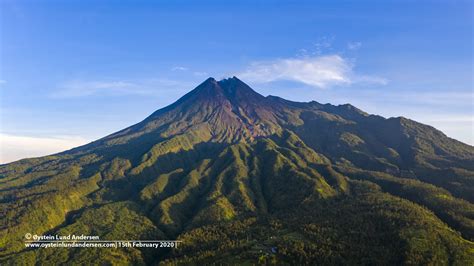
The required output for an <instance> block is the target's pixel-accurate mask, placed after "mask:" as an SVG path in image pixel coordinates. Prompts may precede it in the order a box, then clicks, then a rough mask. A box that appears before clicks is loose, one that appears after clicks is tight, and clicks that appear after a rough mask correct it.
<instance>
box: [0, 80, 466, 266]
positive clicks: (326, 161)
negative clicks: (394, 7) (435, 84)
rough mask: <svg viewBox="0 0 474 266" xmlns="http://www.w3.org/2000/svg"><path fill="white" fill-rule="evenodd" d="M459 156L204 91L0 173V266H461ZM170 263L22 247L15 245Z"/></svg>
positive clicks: (220, 90) (228, 92)
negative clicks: (37, 241)
mask: <svg viewBox="0 0 474 266" xmlns="http://www.w3.org/2000/svg"><path fill="white" fill-rule="evenodd" d="M473 203H474V148H473V147H472V146H469V145H466V144H463V143H461V142H459V141H456V140H454V139H450V138H448V137H447V136H445V135H444V134H443V133H442V132H440V131H438V130H436V129H434V128H433V127H430V126H427V125H423V124H420V123H417V122H415V121H412V120H409V119H406V118H402V117H398V118H389V119H385V118H383V117H380V116H376V115H369V114H367V113H365V112H363V111H361V110H359V109H357V108H355V107H354V106H351V105H349V104H346V105H339V106H334V105H330V104H320V103H317V102H314V101H313V102H308V103H299V102H291V101H287V100H284V99H281V98H278V97H274V96H268V97H264V96H262V95H260V94H258V93H256V92H255V91H253V90H252V89H251V88H250V87H249V86H247V85H246V84H245V83H243V82H242V81H240V80H239V79H237V78H235V77H233V78H230V79H225V80H221V81H216V80H214V79H212V78H209V79H208V80H206V81H204V82H203V83H202V84H200V85H199V86H198V87H197V88H195V89H194V90H192V91H191V92H189V93H188V94H186V95H185V96H183V97H182V98H180V99H179V100H178V101H177V102H175V103H173V104H171V105H170V106H168V107H165V108H163V109H160V110H158V111H156V112H155V113H153V114H152V115H150V116H149V117H148V118H146V119H145V120H143V121H142V122H140V123H138V124H136V125H133V126H131V127H129V128H126V129H124V130H122V131H119V132H117V133H115V134H112V135H110V136H107V137H105V138H102V139H99V140H97V141H95V142H92V143H90V144H87V145H85V146H81V147H78V148H75V149H72V150H69V151H65V152H62V153H59V154H55V155H51V156H46V157H41V158H34V159H24V160H20V161H17V162H14V163H10V164H5V165H1V166H0V206H1V208H0V220H1V223H0V257H1V259H0V263H1V264H4V265H8V264H12V265H17V264H26V265H30V264H31V265H32V264H48V265H51V264H136V265H140V264H147V265H154V264H160V263H162V264H181V263H182V264H189V263H195V264H203V263H205V264H206V263H218V264H221V263H222V264H242V263H249V264H255V263H262V264H265V263H266V264H268V263H276V264H310V265H314V264H339V265H340V264H377V265H399V264H417V265H419V264H437V265H443V264H452V265H472V263H473V261H474V244H473V242H472V241H474V205H473ZM26 233H31V234H37V235H44V234H52V235H56V234H57V235H68V234H76V235H81V234H84V235H98V236H100V239H103V240H117V239H123V240H127V239H130V240H132V239H133V240H135V239H138V240H145V239H171V240H174V239H176V240H180V241H182V242H181V243H180V245H179V247H178V248H173V249H168V248H159V249H150V248H117V249H108V248H49V249H45V248H38V249H33V248H25V244H24V240H25V234H26Z"/></svg>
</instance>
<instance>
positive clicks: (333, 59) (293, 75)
mask: <svg viewBox="0 0 474 266" xmlns="http://www.w3.org/2000/svg"><path fill="white" fill-rule="evenodd" d="M353 68H354V65H353V64H352V63H351V62H350V60H348V59H345V58H343V57H341V56H340V55H337V54H333V55H324V56H312V57H302V58H284V59H276V60H269V61H257V62H253V63H251V64H250V66H248V67H247V68H246V69H245V70H244V71H243V72H241V73H240V74H238V76H240V77H241V78H242V79H244V80H248V81H250V82H256V83H267V82H272V81H279V80H287V81H297V82H301V83H304V84H306V85H310V86H313V87H317V88H327V87H330V86H334V85H349V84H352V83H375V84H386V83H387V80H385V79H383V78H381V77H375V76H366V75H358V74H356V73H354V71H353Z"/></svg>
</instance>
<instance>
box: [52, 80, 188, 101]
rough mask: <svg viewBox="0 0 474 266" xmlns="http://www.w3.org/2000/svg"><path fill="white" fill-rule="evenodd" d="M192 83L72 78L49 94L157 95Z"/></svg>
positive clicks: (72, 96) (69, 96)
mask: <svg viewBox="0 0 474 266" xmlns="http://www.w3.org/2000/svg"><path fill="white" fill-rule="evenodd" d="M192 84H193V83H192V82H186V81H177V80H170V79H143V80H133V81H128V80H107V81H104V80H91V81H86V80H73V81H68V82H64V83H61V84H59V85H58V86H57V89H56V90H55V91H54V92H53V93H52V94H51V95H50V96H51V97H53V98H76V97H86V96H93V95H112V96H125V95H157V94H159V93H162V92H163V91H168V90H181V89H189V87H190V86H192Z"/></svg>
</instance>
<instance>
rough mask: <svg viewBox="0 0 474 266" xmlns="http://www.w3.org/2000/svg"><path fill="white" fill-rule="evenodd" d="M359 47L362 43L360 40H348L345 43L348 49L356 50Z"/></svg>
mask: <svg viewBox="0 0 474 266" xmlns="http://www.w3.org/2000/svg"><path fill="white" fill-rule="evenodd" d="M360 47H362V43H361V42H349V43H348V44H347V49H349V50H357V49H359V48H360Z"/></svg>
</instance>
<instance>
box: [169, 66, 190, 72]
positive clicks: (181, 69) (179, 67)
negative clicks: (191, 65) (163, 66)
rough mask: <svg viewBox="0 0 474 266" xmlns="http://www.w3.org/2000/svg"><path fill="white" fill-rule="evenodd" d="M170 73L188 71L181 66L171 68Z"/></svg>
mask: <svg viewBox="0 0 474 266" xmlns="http://www.w3.org/2000/svg"><path fill="white" fill-rule="evenodd" d="M171 70H172V71H186V70H188V68H187V67H183V66H175V67H173V68H171Z"/></svg>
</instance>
